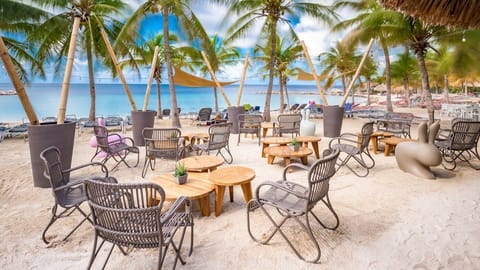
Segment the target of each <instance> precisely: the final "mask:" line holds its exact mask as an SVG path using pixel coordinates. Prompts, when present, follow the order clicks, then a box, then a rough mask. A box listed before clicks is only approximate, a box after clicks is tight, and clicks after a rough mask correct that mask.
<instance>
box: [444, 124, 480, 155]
mask: <svg viewBox="0 0 480 270" xmlns="http://www.w3.org/2000/svg"><path fill="white" fill-rule="evenodd" d="M452 122H453V123H452V129H451V132H450V134H449V136H448V141H449V147H450V149H452V150H469V149H472V148H475V147H476V145H477V143H478V139H479V136H480V121H468V120H463V119H454V121H452Z"/></svg>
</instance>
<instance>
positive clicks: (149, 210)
mask: <svg viewBox="0 0 480 270" xmlns="http://www.w3.org/2000/svg"><path fill="white" fill-rule="evenodd" d="M85 190H86V195H87V199H88V204H89V205H90V208H91V211H92V215H93V223H94V226H95V230H96V232H97V233H98V234H99V236H100V237H102V238H103V239H105V240H107V241H110V242H112V243H114V244H117V245H121V246H131V247H135V248H150V247H158V246H159V245H161V244H162V243H163V242H164V240H163V234H162V224H161V210H162V207H163V202H164V200H165V192H164V190H163V189H162V188H161V187H160V186H159V185H156V184H154V183H136V184H111V183H103V182H99V181H95V180H90V179H89V180H85Z"/></svg>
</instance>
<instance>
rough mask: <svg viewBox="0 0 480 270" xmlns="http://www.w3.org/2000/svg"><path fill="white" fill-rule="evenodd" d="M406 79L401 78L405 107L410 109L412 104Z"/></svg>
mask: <svg viewBox="0 0 480 270" xmlns="http://www.w3.org/2000/svg"><path fill="white" fill-rule="evenodd" d="M408 87H409V86H408V77H405V78H403V90H404V91H405V98H406V99H407V105H408V107H409V108H410V107H411V106H412V104H411V103H412V102H411V101H410V90H409V89H408Z"/></svg>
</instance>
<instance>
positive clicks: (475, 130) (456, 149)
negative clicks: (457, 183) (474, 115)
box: [435, 118, 480, 170]
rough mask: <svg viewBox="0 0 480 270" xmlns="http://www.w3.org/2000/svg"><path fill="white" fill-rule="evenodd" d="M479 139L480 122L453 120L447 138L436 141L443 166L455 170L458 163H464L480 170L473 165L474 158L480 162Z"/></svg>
mask: <svg viewBox="0 0 480 270" xmlns="http://www.w3.org/2000/svg"><path fill="white" fill-rule="evenodd" d="M479 137H480V121H472V120H466V119H458V118H457V119H453V120H452V128H451V129H450V130H449V132H448V134H447V135H446V137H445V138H444V139H438V140H436V141H435V146H437V148H438V149H439V150H440V152H441V153H442V160H443V161H442V166H443V167H444V168H445V169H447V170H454V169H455V168H456V167H457V161H463V162H466V163H467V164H468V165H470V167H472V168H474V169H475V170H480V167H478V166H475V165H474V164H472V163H471V160H472V159H474V158H476V159H477V160H480V156H479V154H478V148H477V147H478V140H479Z"/></svg>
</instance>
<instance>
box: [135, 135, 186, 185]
mask: <svg viewBox="0 0 480 270" xmlns="http://www.w3.org/2000/svg"><path fill="white" fill-rule="evenodd" d="M142 134H143V138H144V140H145V163H144V164H143V170H142V177H145V175H146V174H147V170H148V167H150V169H152V171H153V170H155V163H156V160H157V158H172V159H175V161H177V160H179V159H181V158H183V155H184V151H185V140H184V139H183V138H182V131H181V130H180V129H178V128H144V129H143V131H142Z"/></svg>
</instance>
